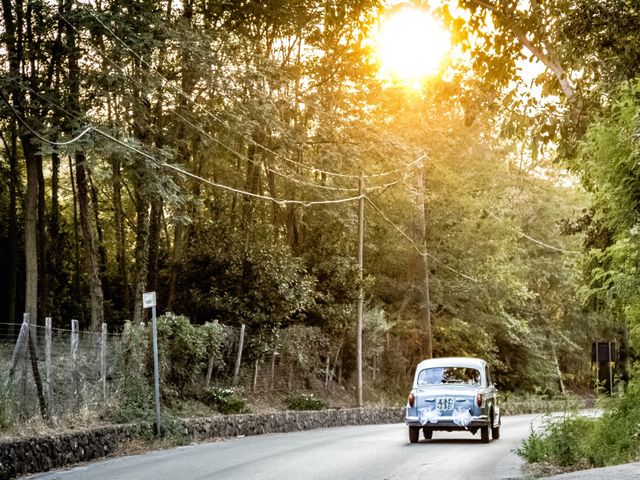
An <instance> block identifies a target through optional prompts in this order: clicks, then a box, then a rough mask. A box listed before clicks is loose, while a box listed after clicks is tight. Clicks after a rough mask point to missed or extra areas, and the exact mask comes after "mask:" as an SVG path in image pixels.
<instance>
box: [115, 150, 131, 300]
mask: <svg viewBox="0 0 640 480" xmlns="http://www.w3.org/2000/svg"><path fill="white" fill-rule="evenodd" d="M120 163H121V162H120V159H119V158H114V159H113V160H112V171H113V211H114V221H115V224H116V261H117V263H118V275H119V276H120V283H121V285H122V295H123V303H124V305H123V307H124V310H125V312H131V300H130V295H129V275H128V273H127V257H126V248H125V243H126V242H125V238H126V232H125V228H124V227H125V224H124V214H123V213H122V175H121V172H120Z"/></svg>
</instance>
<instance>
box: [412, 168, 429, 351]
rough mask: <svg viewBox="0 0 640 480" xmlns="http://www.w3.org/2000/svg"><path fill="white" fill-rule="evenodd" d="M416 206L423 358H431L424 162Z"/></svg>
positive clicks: (419, 178)
mask: <svg viewBox="0 0 640 480" xmlns="http://www.w3.org/2000/svg"><path fill="white" fill-rule="evenodd" d="M416 203H417V204H418V215H417V218H416V221H417V234H418V239H417V240H418V242H416V243H417V244H418V245H420V247H421V248H422V250H423V251H422V254H421V255H420V256H421V257H422V268H423V269H424V270H423V277H422V289H423V292H422V302H421V305H420V326H421V328H422V334H423V335H424V337H425V338H424V347H425V357H426V358H433V340H432V333H431V301H430V299H429V258H428V256H427V219H426V214H425V208H424V161H423V162H422V168H421V169H420V173H419V175H418V195H417V199H416Z"/></svg>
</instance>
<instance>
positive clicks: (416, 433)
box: [409, 427, 420, 443]
mask: <svg viewBox="0 0 640 480" xmlns="http://www.w3.org/2000/svg"><path fill="white" fill-rule="evenodd" d="M419 437H420V427H409V442H411V443H418V438H419Z"/></svg>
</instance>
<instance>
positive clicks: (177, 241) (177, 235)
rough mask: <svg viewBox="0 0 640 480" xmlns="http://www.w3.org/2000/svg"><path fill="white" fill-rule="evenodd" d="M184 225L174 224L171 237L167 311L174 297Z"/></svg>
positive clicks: (183, 237) (183, 242) (182, 247)
mask: <svg viewBox="0 0 640 480" xmlns="http://www.w3.org/2000/svg"><path fill="white" fill-rule="evenodd" d="M186 230H187V229H186V227H185V226H184V224H183V223H182V222H180V223H177V224H176V226H175V232H174V239H173V254H172V258H171V274H170V277H169V293H168V294H167V311H168V312H171V311H173V302H175V299H176V283H177V282H178V269H179V268H180V264H181V263H182V257H183V254H184V246H185V237H186Z"/></svg>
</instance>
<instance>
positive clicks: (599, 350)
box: [591, 342, 616, 362]
mask: <svg viewBox="0 0 640 480" xmlns="http://www.w3.org/2000/svg"><path fill="white" fill-rule="evenodd" d="M591 361H592V362H615V361H616V344H615V342H598V343H592V344H591Z"/></svg>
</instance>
